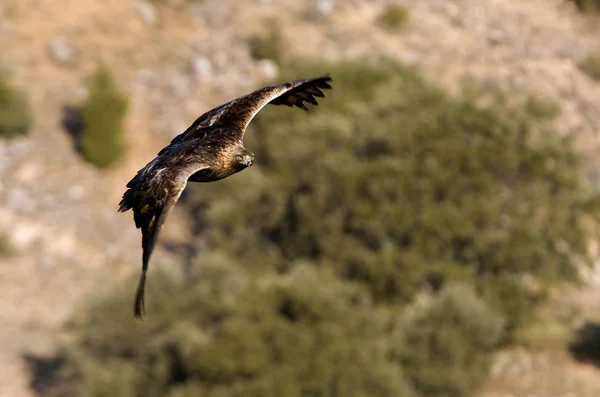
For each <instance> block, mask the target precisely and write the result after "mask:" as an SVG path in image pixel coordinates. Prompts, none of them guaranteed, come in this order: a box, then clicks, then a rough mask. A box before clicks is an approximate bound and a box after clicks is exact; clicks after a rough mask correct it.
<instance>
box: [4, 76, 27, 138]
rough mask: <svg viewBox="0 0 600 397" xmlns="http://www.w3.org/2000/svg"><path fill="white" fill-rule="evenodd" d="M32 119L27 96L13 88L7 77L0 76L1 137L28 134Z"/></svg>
mask: <svg viewBox="0 0 600 397" xmlns="http://www.w3.org/2000/svg"><path fill="white" fill-rule="evenodd" d="M31 119H32V116H31V110H30V108H29V102H28V100H27V96H26V95H25V94H24V93H23V92H21V91H18V90H16V89H15V88H14V87H12V86H11V84H10V83H9V81H8V78H7V76H6V75H4V74H0V137H6V138H11V137H15V136H18V135H24V134H26V133H27V132H28V131H29V129H30V128H31Z"/></svg>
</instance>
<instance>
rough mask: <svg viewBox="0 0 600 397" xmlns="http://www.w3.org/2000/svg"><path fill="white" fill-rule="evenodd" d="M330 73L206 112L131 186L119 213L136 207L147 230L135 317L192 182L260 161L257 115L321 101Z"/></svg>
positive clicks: (263, 90) (136, 216) (223, 175)
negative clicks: (250, 136) (166, 228)
mask: <svg viewBox="0 0 600 397" xmlns="http://www.w3.org/2000/svg"><path fill="white" fill-rule="evenodd" d="M330 80H331V78H329V77H327V76H324V77H320V78H316V79H310V80H297V81H292V82H288V83H285V84H281V85H276V86H269V87H264V88H261V89H259V90H256V91H254V92H252V93H250V94H248V95H245V96H242V97H240V98H237V99H234V100H232V101H230V102H227V103H225V104H223V105H221V106H218V107H216V108H214V109H213V110H211V111H209V112H206V113H204V114H203V115H201V116H200V117H199V118H198V119H196V121H194V123H193V124H192V125H191V126H190V127H189V128H188V129H187V130H186V131H184V132H183V133H182V134H179V135H177V136H176V137H175V138H174V139H173V140H172V141H171V143H170V144H169V145H168V146H166V147H164V148H163V149H162V150H161V151H160V152H159V153H158V155H157V156H156V157H155V158H154V159H153V160H152V161H151V162H149V163H148V164H147V165H146V166H145V167H144V168H142V169H141V170H139V171H138V173H137V175H136V176H135V177H134V178H133V179H132V180H131V181H129V183H128V184H127V188H128V189H127V190H126V191H125V193H124V194H123V199H122V200H121V202H120V204H119V211H121V212H124V211H127V210H129V209H132V210H133V219H134V221H135V225H136V227H137V228H139V229H141V231H142V250H143V255H142V275H141V277H140V281H139V284H138V290H137V294H136V300H135V315H136V317H138V318H139V317H141V316H142V314H143V311H144V285H145V281H146V272H147V269H148V262H149V260H150V254H151V253H152V250H153V248H154V245H155V243H156V239H157V237H158V235H159V232H160V228H161V226H162V224H163V223H164V221H165V219H166V217H167V215H168V214H169V212H170V211H171V210H172V209H173V206H174V205H175V203H176V202H177V200H178V199H179V196H181V193H182V192H183V189H185V186H186V185H187V182H188V181H189V182H214V181H218V180H220V179H223V178H227V177H228V176H231V175H233V174H235V173H237V172H240V171H242V170H243V169H245V168H247V167H249V166H251V165H252V164H253V162H254V154H253V153H252V152H251V151H249V150H248V149H246V148H245V147H244V145H243V142H242V139H243V137H244V132H245V130H246V127H247V126H248V124H249V123H250V121H251V120H252V118H253V117H254V116H255V115H256V113H258V112H259V111H260V109H262V108H263V107H264V106H265V105H267V104H274V105H286V106H297V107H299V108H301V109H304V110H307V107H306V105H305V104H304V102H308V103H310V104H313V105H317V101H316V99H315V98H314V97H323V96H324V95H323V93H322V92H321V89H324V88H331V86H330V85H329V84H328V83H327V82H328V81H330Z"/></svg>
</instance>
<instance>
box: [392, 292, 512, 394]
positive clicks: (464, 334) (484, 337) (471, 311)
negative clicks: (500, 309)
mask: <svg viewBox="0 0 600 397" xmlns="http://www.w3.org/2000/svg"><path fill="white" fill-rule="evenodd" d="M419 298H420V299H417V301H416V302H415V304H413V305H411V306H409V308H408V309H407V310H406V312H405V314H404V316H403V318H402V322H401V325H400V327H399V328H400V329H399V335H400V339H401V341H402V342H401V345H402V346H403V349H402V351H401V352H400V354H399V356H398V357H396V359H397V360H398V361H399V362H400V363H401V365H402V368H403V370H404V373H405V374H406V377H407V378H408V380H409V381H410V382H411V384H412V385H414V388H415V390H416V391H417V392H418V393H419V395H421V396H428V397H462V396H470V395H472V394H473V393H474V392H475V391H476V390H477V389H478V388H479V387H481V386H482V384H483V382H484V381H485V380H486V378H487V372H488V368H489V365H490V362H491V358H492V355H493V353H494V350H495V348H496V346H497V345H498V342H499V341H500V339H501V337H502V332H503V320H502V316H501V315H500V314H499V313H497V312H495V311H493V310H491V309H490V308H489V307H488V306H487V305H486V304H485V303H484V302H483V301H481V300H480V299H479V298H478V297H477V295H476V294H475V292H474V291H473V290H472V289H471V288H469V287H468V286H465V285H449V286H447V287H445V288H444V289H443V290H441V291H440V293H439V294H437V295H429V294H428V295H422V296H420V297H419Z"/></svg>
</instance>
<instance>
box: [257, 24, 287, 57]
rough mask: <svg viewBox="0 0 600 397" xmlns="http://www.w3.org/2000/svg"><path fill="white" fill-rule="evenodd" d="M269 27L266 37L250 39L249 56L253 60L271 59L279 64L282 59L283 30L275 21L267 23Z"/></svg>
mask: <svg viewBox="0 0 600 397" xmlns="http://www.w3.org/2000/svg"><path fill="white" fill-rule="evenodd" d="M266 24H267V25H268V26H269V28H268V31H267V33H266V35H263V36H255V37H253V38H251V39H250V42H249V44H250V55H252V57H253V58H254V59H257V60H260V59H271V60H273V61H275V62H277V63H280V62H281V60H282V58H283V52H284V49H283V46H284V40H283V30H282V28H281V24H280V23H279V22H278V21H276V20H270V21H267V22H266Z"/></svg>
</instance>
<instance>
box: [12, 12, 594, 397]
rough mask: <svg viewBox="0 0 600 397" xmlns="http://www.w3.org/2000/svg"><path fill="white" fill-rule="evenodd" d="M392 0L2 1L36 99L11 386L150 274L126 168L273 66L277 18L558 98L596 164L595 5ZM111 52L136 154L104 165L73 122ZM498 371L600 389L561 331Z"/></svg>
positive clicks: (353, 53) (342, 53)
mask: <svg viewBox="0 0 600 397" xmlns="http://www.w3.org/2000/svg"><path fill="white" fill-rule="evenodd" d="M387 3H388V2H386V1H377V0H343V1H342V0H314V1H312V0H311V1H307V2H298V1H291V0H244V1H234V0H200V1H193V0H190V1H186V0H162V1H158V0H156V1H152V2H146V1H133V0H125V1H124V0H106V1H103V2H97V1H92V0H44V1H39V0H0V54H1V57H0V58H1V59H0V66H1V67H2V68H5V69H7V70H8V71H9V72H10V73H11V78H12V81H13V82H14V84H15V85H16V86H17V87H19V88H21V89H22V90H24V91H25V92H27V94H28V95H29V98H30V102H31V105H32V110H33V115H34V127H33V128H32V130H31V132H30V134H29V135H28V136H27V137H24V138H18V139H13V140H9V141H5V140H1V141H0V236H6V240H7V241H8V242H7V244H9V245H10V246H11V253H10V255H7V256H1V257H0V291H2V293H1V296H2V299H1V301H0V323H1V324H3V326H2V327H0V341H1V343H0V367H1V368H2V369H3V371H0V396H1V397H4V396H6V397H15V396H19V397H21V396H23V397H26V396H33V395H35V394H34V391H33V390H32V388H31V387H30V382H31V380H30V379H31V378H30V368H29V367H28V364H27V360H25V359H24V357H26V356H28V355H33V356H38V357H43V356H45V355H50V354H52V353H53V352H54V350H55V349H56V348H57V347H58V346H59V344H60V342H61V341H62V340H63V339H64V338H68V334H67V333H66V332H64V331H63V330H64V327H63V326H64V323H65V321H66V320H67V319H68V318H69V315H70V314H71V313H72V312H73V310H74V309H75V308H77V307H78V305H79V304H80V303H81V302H82V301H83V300H85V299H89V298H92V299H93V297H94V296H95V295H96V294H98V293H99V292H100V291H102V290H104V289H106V288H107V287H108V286H110V285H113V284H114V283H115V282H116V281H117V280H118V279H122V278H125V277H128V276H130V275H131V274H133V273H137V271H138V266H139V259H140V255H141V254H140V247H139V246H140V241H139V240H140V237H139V234H138V231H137V230H135V228H134V226H133V223H132V220H131V215H130V214H127V215H123V214H118V213H117V212H116V204H117V203H118V201H119V198H120V195H121V194H122V192H123V188H124V185H125V183H126V182H127V181H128V180H129V178H130V177H131V176H132V175H133V174H134V173H135V171H137V169H138V168H140V166H142V165H143V164H145V163H146V161H148V160H149V159H150V158H152V156H153V155H154V154H155V152H156V151H157V150H158V149H159V148H160V147H162V145H164V144H165V143H166V142H167V141H168V140H169V139H170V137H172V136H173V135H175V134H177V133H179V132H180V131H182V130H183V129H184V128H186V127H187V125H188V124H189V123H190V122H191V121H193V120H194V118H195V117H197V116H198V115H199V114H200V113H201V112H203V111H205V110H208V109H209V108H211V107H212V106H215V105H218V104H219V103H221V102H223V101H224V100H227V99H230V98H231V97H234V96H236V95H239V94H242V93H244V92H246V91H248V90H251V89H254V88H256V87H258V86H259V85H260V84H261V82H262V81H264V80H265V79H268V78H274V77H276V76H277V74H278V66H277V63H276V62H274V61H272V60H266V59H263V60H257V59H255V58H254V57H253V56H252V53H251V46H250V42H251V39H252V38H253V37H256V36H257V35H258V36H260V35H263V34H265V33H266V32H267V31H268V28H269V26H272V24H274V23H276V22H278V23H279V24H280V26H281V40H282V42H283V43H284V45H283V52H282V54H281V57H282V58H283V59H292V58H295V57H319V58H325V59H328V60H341V59H354V58H359V57H367V58H376V57H378V56H381V55H384V56H388V57H393V58H396V59H399V60H401V61H402V62H404V63H406V64H409V65H413V66H414V67H415V68H418V69H419V70H421V71H422V72H423V73H424V74H425V75H426V76H428V77H429V78H430V79H432V80H436V81H438V82H439V83H440V84H442V85H444V86H446V87H447V88H449V89H451V90H453V89H457V88H459V86H460V84H461V83H462V82H463V81H464V79H465V78H468V79H472V80H475V81H476V82H477V83H479V84H480V85H482V86H483V87H485V88H487V89H494V90H495V89H500V90H504V91H507V92H509V93H530V92H533V93H537V94H539V95H541V96H543V97H547V98H549V99H551V100H554V101H556V102H557V103H558V104H559V105H560V108H561V110H562V113H561V114H560V115H559V116H558V117H557V118H556V120H555V129H556V131H557V132H558V133H560V134H565V135H571V136H573V137H574V138H575V139H576V142H577V144H578V147H579V148H581V150H582V154H583V155H584V156H585V158H586V159H587V161H588V164H589V167H588V168H589V170H590V176H591V177H592V180H594V181H595V180H597V178H598V169H597V165H598V164H597V161H595V160H594V158H595V157H597V156H596V155H597V152H598V149H599V148H600V140H599V139H598V134H597V133H596V132H597V131H598V128H599V125H600V124H599V117H600V116H599V113H598V111H599V108H598V104H599V103H600V84H597V83H595V82H594V81H593V80H592V79H590V77H589V76H587V75H586V74H585V73H583V72H582V71H581V70H580V69H579V67H578V65H579V64H580V63H581V62H582V60H583V59H584V58H585V57H586V56H587V55H588V54H589V53H592V52H594V51H600V38H599V37H600V36H599V35H598V33H599V32H598V29H597V26H596V25H597V23H598V20H597V17H589V16H584V15H581V14H579V13H578V12H577V11H576V9H575V7H574V5H573V4H572V3H571V2H565V1H563V0H457V1H447V0H400V1H398V2H397V3H399V4H402V5H404V6H406V7H407V9H408V10H409V12H410V14H409V17H408V19H407V22H406V24H405V26H403V27H402V28H401V29H397V30H389V29H384V28H383V27H382V26H381V23H380V21H379V17H380V14H381V12H382V10H383V9H384V7H385V6H386V5H387ZM99 63H104V64H106V65H108V66H109V67H110V69H111V70H112V71H113V72H114V74H115V76H116V78H117V80H118V82H119V85H120V87H121V88H122V89H123V91H125V92H126V93H127V95H128V97H129V100H130V112H129V115H128V118H127V141H128V148H129V150H128V152H127V157H126V159H125V160H124V161H123V162H122V163H120V164H119V165H118V166H116V167H114V168H112V169H110V170H108V171H105V172H101V171H98V170H96V169H95V168H94V167H92V166H90V165H88V164H86V163H85V162H84V161H83V160H82V159H81V158H80V156H79V155H78V154H76V153H75V152H74V151H73V149H72V142H71V141H70V139H69V137H68V136H67V135H66V134H65V132H64V131H63V130H62V129H61V123H60V118H61V114H62V107H63V106H64V105H66V104H73V103H78V102H79V101H81V100H82V99H84V98H85V97H86V95H87V92H86V88H85V87H86V84H85V83H86V79H87V78H88V77H89V75H90V74H91V73H92V72H93V71H94V70H95V68H96V66H97V65H98V64H99ZM298 77H307V76H298ZM334 77H335V76H334ZM182 215H183V214H182V213H180V212H177V211H176V212H175V213H174V214H173V218H172V221H171V222H169V223H168V224H167V225H166V227H165V229H166V230H165V233H164V239H165V241H177V240H178V239H182V238H185V236H186V235H187V229H186V223H185V217H184V216H182ZM157 255H163V256H164V257H168V256H169V254H168V252H166V251H165V250H164V249H163V250H161V249H159V251H158V253H157ZM588 278H589V281H590V283H589V285H588V286H585V287H584V288H583V289H582V290H578V291H572V292H570V294H569V299H568V302H569V304H570V305H572V307H571V306H569V310H575V311H576V312H577V313H578V315H580V316H581V317H582V318H589V319H593V317H594V316H599V314H598V313H600V312H599V311H598V309H599V308H600V293H597V291H595V290H594V288H598V283H599V280H598V278H597V276H594V274H590V275H589V277H588ZM493 372H494V373H493V375H494V377H493V380H492V382H491V383H490V385H489V388H488V390H487V391H486V392H485V393H486V395H488V396H490V397H491V396H508V395H523V396H524V395H531V396H533V395H536V396H548V397H554V396H555V397H559V396H567V395H573V396H574V395H581V396H590V397H591V396H598V395H600V381H599V380H598V379H600V371H599V370H597V369H595V368H594V367H592V366H588V365H584V364H579V363H576V362H574V361H573V360H572V359H571V358H570V356H569V355H568V354H566V353H564V352H563V351H562V350H561V349H558V348H557V349H550V350H542V351H535V352H533V353H532V352H531V351H528V350H523V349H521V350H516V351H514V350H511V351H506V352H503V353H501V354H500V355H499V357H498V361H497V365H495V366H494V371H493ZM569 392H573V393H577V394H568V393H569Z"/></svg>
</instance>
